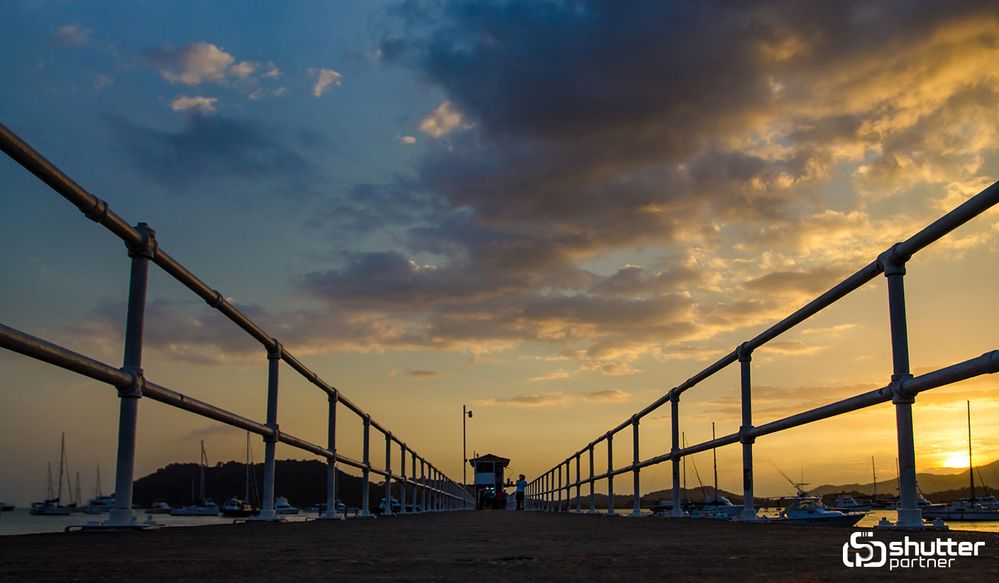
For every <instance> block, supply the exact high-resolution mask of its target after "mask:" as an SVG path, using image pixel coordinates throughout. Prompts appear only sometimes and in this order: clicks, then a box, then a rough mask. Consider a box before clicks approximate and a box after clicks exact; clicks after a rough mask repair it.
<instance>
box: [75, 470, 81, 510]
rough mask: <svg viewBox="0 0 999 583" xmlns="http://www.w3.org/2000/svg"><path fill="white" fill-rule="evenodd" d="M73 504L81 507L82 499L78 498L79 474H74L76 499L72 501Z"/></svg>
mask: <svg viewBox="0 0 999 583" xmlns="http://www.w3.org/2000/svg"><path fill="white" fill-rule="evenodd" d="M73 503H74V504H76V505H77V506H82V505H83V497H82V496H80V472H76V498H75V499H74V500H73Z"/></svg>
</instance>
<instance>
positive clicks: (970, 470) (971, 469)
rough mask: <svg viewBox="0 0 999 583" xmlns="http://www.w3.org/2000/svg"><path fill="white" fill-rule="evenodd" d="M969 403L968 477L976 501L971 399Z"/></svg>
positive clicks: (973, 498) (972, 499)
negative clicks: (972, 455)
mask: <svg viewBox="0 0 999 583" xmlns="http://www.w3.org/2000/svg"><path fill="white" fill-rule="evenodd" d="M967 403H968V477H969V478H970V479H971V501H972V502H974V501H975V464H973V463H972V462H971V401H967Z"/></svg>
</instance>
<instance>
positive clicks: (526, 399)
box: [473, 393, 571, 407]
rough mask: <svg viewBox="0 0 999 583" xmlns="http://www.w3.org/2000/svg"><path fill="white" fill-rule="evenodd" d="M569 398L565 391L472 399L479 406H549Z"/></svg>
mask: <svg viewBox="0 0 999 583" xmlns="http://www.w3.org/2000/svg"><path fill="white" fill-rule="evenodd" d="M570 400H571V398H570V396H569V395H566V394H565V393H548V394H545V395H517V396H514V397H497V398H495V399H482V400H478V401H474V403H473V404H475V405H479V406H485V407H489V406H493V405H506V406H510V407H551V406H554V405H564V404H566V403H568V402H569V401H570Z"/></svg>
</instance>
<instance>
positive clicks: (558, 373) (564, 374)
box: [527, 369, 572, 383]
mask: <svg viewBox="0 0 999 583" xmlns="http://www.w3.org/2000/svg"><path fill="white" fill-rule="evenodd" d="M571 376H572V373H571V372H569V371H567V370H565V369H558V370H553V371H552V372H550V373H545V374H542V375H538V376H533V377H531V378H529V379H527V382H529V383H535V382H538V381H557V380H559V379H567V378H569V377H571Z"/></svg>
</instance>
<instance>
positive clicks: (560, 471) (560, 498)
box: [556, 462, 563, 512]
mask: <svg viewBox="0 0 999 583" xmlns="http://www.w3.org/2000/svg"><path fill="white" fill-rule="evenodd" d="M562 487H563V486H562V462H559V464H558V486H557V487H556V491H557V492H558V507H557V509H556V512H562Z"/></svg>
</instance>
